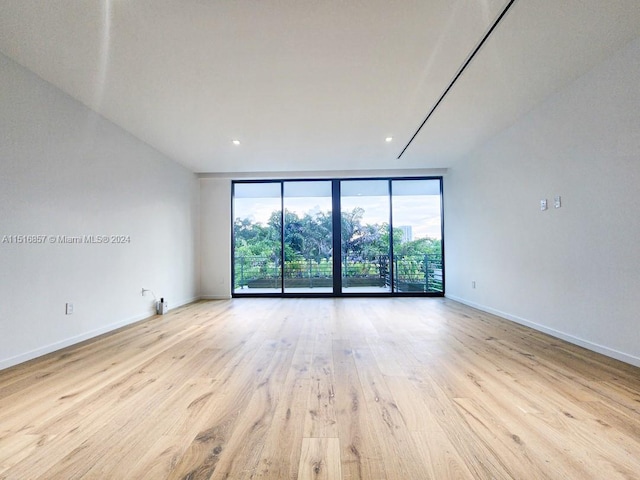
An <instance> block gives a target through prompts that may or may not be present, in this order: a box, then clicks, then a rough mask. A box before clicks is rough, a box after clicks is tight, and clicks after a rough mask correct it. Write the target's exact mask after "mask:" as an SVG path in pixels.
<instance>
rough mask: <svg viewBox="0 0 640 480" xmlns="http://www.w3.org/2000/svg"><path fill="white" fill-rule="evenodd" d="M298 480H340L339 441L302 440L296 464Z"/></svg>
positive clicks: (333, 439)
mask: <svg viewBox="0 0 640 480" xmlns="http://www.w3.org/2000/svg"><path fill="white" fill-rule="evenodd" d="M298 478H299V480H340V479H341V478H342V473H341V471H340V440H338V439H337V438H303V439H302V453H301V455H300V463H299V464H298Z"/></svg>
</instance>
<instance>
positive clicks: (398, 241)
mask: <svg viewBox="0 0 640 480" xmlns="http://www.w3.org/2000/svg"><path fill="white" fill-rule="evenodd" d="M364 213H365V212H364V209H362V208H360V207H356V208H354V209H353V210H351V211H344V212H342V215H341V227H342V246H341V248H342V252H341V253H342V257H343V262H344V264H343V270H344V272H343V274H344V275H345V276H348V277H378V278H382V277H384V276H386V275H387V274H388V272H389V253H390V252H389V237H390V229H389V224H388V223H382V224H374V225H371V224H364V225H363V223H362V219H363V217H364ZM280 221H281V216H280V212H279V211H274V212H272V213H271V215H270V217H269V220H268V221H267V223H266V225H265V224H262V223H254V222H252V221H251V220H249V219H246V218H245V219H241V218H236V219H235V221H234V225H233V235H234V244H235V258H236V264H235V276H236V279H235V286H236V287H237V286H240V285H241V284H246V283H247V281H248V280H247V279H255V278H263V279H265V278H267V279H277V278H279V276H280V266H281V265H280V264H281V262H282V258H281V251H280V238H281V236H282V234H284V242H285V243H284V261H285V277H287V278H296V277H297V278H307V277H317V278H330V277H331V274H332V256H333V244H332V215H331V212H316V213H306V214H304V215H303V216H299V215H298V214H296V213H294V212H291V211H289V210H285V212H284V231H283V230H282V226H281V224H280ZM402 235H403V233H402V229H399V228H394V230H393V249H394V256H395V270H396V277H397V279H398V280H399V279H400V277H402V278H405V279H407V281H413V279H420V278H422V279H423V280H424V279H425V278H426V277H425V276H428V275H432V276H433V275H434V267H430V268H431V271H428V270H429V267H426V266H425V265H426V264H427V262H425V259H426V257H425V256H429V257H430V258H433V259H435V260H436V261H438V262H439V257H440V255H441V252H442V250H441V241H440V240H439V239H433V238H420V239H417V240H413V241H408V242H403V238H402Z"/></svg>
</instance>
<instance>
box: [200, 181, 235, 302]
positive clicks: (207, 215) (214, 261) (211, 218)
mask: <svg viewBox="0 0 640 480" xmlns="http://www.w3.org/2000/svg"><path fill="white" fill-rule="evenodd" d="M200 202H201V208H200V228H201V230H200V232H201V236H200V242H201V246H202V247H201V255H200V262H201V274H200V293H201V296H202V298H207V299H223V298H231V180H230V179H226V178H201V179H200Z"/></svg>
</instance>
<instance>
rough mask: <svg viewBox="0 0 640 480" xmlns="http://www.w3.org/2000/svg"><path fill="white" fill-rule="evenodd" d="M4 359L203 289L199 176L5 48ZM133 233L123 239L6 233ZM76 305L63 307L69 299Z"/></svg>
mask: <svg viewBox="0 0 640 480" xmlns="http://www.w3.org/2000/svg"><path fill="white" fill-rule="evenodd" d="M0 135H1V136H0V265H1V268H0V298H1V301H0V368H4V367H8V366H10V365H14V364H17V363H19V362H22V361H25V360H28V359H30V358H34V357H36V356H38V355H41V354H44V353H47V352H50V351H54V350H56V349H58V348H61V347H64V346H67V345H69V344H72V343H75V342H77V341H80V340H83V339H86V338H89V337H91V336H94V335H97V334H100V333H103V332H106V331H109V330H111V329H113V328H116V327H119V326H121V325H125V324H128V323H131V322H133V321H136V320H139V319H142V318H145V317H147V316H149V315H151V314H153V298H152V297H151V296H146V297H142V295H141V288H142V287H145V288H150V289H152V290H154V291H155V293H156V294H157V295H158V296H164V297H167V299H168V301H169V303H170V306H176V305H179V304H182V303H186V302H189V301H190V300H192V299H194V298H196V297H197V295H198V291H197V281H198V271H197V265H198V261H197V258H196V252H197V251H198V240H199V231H198V221H199V218H198V202H199V190H198V181H197V178H196V176H195V175H194V174H193V173H191V172H189V171H187V170H186V169H184V168H183V167H181V166H179V165H177V164H176V163H174V162H173V161H171V160H170V159H168V158H167V157H165V156H163V155H161V154H160V153H158V152H157V151H155V150H153V149H152V148H150V147H149V146H148V145H146V144H144V143H142V142H140V141H139V140H137V139H135V138H134V137H132V136H131V135H129V134H128V133H126V132H124V131H123V130H121V129H120V128H118V127H116V126H115V125H113V124H112V123H110V122H108V121H106V120H104V119H103V118H101V117H99V116H97V115H95V114H94V113H92V112H91V111H90V110H88V109H87V108H85V107H84V106H82V105H81V104H79V103H78V102H76V101H75V100H73V99H71V97H68V96H67V95H65V94H63V93H62V92H61V91H59V90H57V89H56V88H54V87H53V86H51V85H50V84H48V83H46V82H44V81H42V80H41V79H40V78H38V77H36V76H35V75H33V74H32V73H30V72H28V71H27V70H25V69H24V68H22V67H20V66H18V65H17V64H16V63H14V62H12V61H11V60H9V59H8V58H7V57H5V56H2V55H0ZM5 235H47V236H49V235H51V236H57V235H67V236H82V235H127V236H130V239H131V243H126V244H120V245H115V244H107V245H98V244H93V245H91V244H64V245H63V244H53V243H49V240H48V239H47V240H46V241H45V243H43V244H16V243H13V244H12V243H6V242H5V243H1V242H2V239H3V237H4V236H5ZM66 302H73V303H74V305H75V313H73V315H65V303H66Z"/></svg>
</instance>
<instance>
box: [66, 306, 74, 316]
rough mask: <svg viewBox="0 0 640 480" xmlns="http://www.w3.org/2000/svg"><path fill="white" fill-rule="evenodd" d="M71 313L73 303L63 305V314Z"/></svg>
mask: <svg viewBox="0 0 640 480" xmlns="http://www.w3.org/2000/svg"><path fill="white" fill-rule="evenodd" d="M72 313H73V303H67V304H66V305H65V314H66V315H71V314H72Z"/></svg>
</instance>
